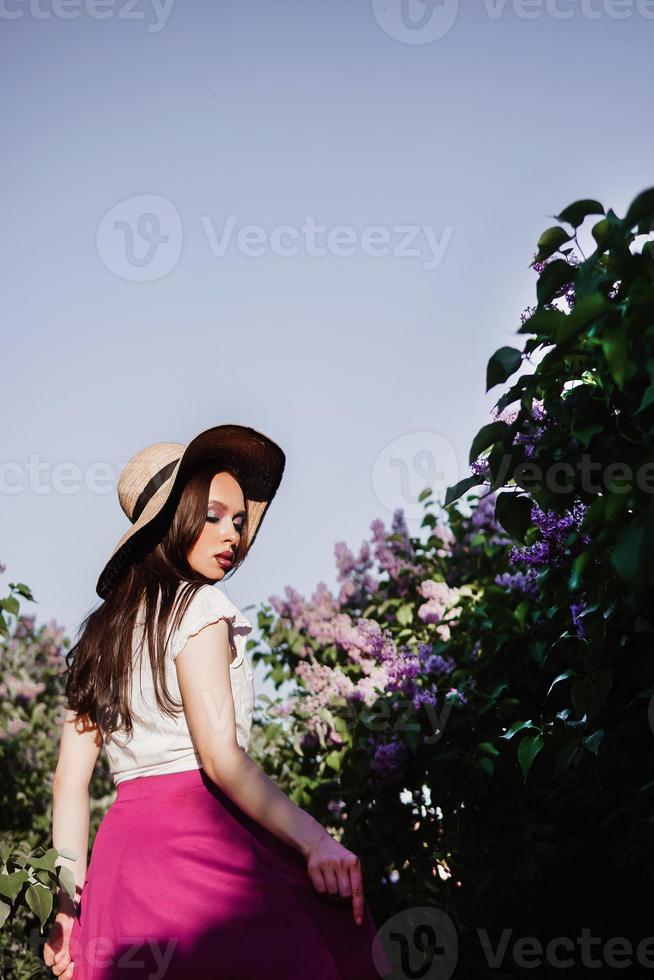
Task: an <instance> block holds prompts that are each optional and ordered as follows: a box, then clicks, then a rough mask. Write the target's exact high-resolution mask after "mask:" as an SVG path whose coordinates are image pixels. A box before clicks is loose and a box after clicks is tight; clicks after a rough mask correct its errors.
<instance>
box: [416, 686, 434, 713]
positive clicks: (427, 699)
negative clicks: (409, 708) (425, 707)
mask: <svg viewBox="0 0 654 980" xmlns="http://www.w3.org/2000/svg"><path fill="white" fill-rule="evenodd" d="M437 693H438V692H437V689H436V688H435V687H433V688H426V687H421V688H418V689H417V690H416V692H415V693H414V695H413V699H412V700H413V707H414V708H415V709H416V711H417V710H418V708H419V707H420V705H421V704H430V705H434V704H436V703H437Z"/></svg>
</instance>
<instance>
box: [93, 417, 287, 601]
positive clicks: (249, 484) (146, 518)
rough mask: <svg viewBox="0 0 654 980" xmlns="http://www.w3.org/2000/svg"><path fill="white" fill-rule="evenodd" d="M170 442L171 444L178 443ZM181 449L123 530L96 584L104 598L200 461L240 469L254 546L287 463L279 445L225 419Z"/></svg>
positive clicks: (250, 544)
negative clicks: (165, 476) (148, 497)
mask: <svg viewBox="0 0 654 980" xmlns="http://www.w3.org/2000/svg"><path fill="white" fill-rule="evenodd" d="M170 445H171V446H172V447H173V448H174V447H175V445H176V444H170ZM179 451H180V453H181V455H180V457H179V459H178V460H177V463H176V464H175V465H174V468H173V469H172V470H171V471H170V473H169V475H168V476H167V478H166V479H165V480H164V482H163V483H162V484H161V486H160V487H159V488H158V489H157V490H156V491H155V492H154V493H153V494H152V496H151V497H150V499H149V500H148V502H147V503H146V505H145V507H144V508H143V510H142V511H141V513H140V514H139V515H138V518H137V520H136V521H135V522H134V523H133V524H132V526H131V527H130V528H129V529H128V530H127V531H126V532H125V534H123V536H122V537H121V539H120V541H119V542H118V544H117V545H116V547H115V548H114V550H113V552H112V553H111V556H110V558H109V560H108V562H107V563H106V565H105V566H104V568H103V569H102V572H101V573H100V576H99V578H98V582H97V585H96V592H97V594H98V595H99V596H100V598H101V599H106V598H107V596H108V594H109V593H110V591H111V589H112V588H113V586H114V585H115V583H116V582H117V581H118V580H119V579H120V578H122V576H123V574H124V572H125V571H126V569H127V567H128V566H129V565H130V564H131V563H132V562H133V560H134V558H135V556H136V554H137V553H138V551H139V548H140V547H141V546H142V545H143V544H144V541H145V539H146V537H147V536H148V535H149V534H150V533H151V532H152V531H153V530H154V527H155V523H156V522H155V518H157V517H159V515H162V516H164V515H165V513H166V504H167V502H168V501H169V500H171V498H172V501H171V502H174V501H175V497H176V495H175V491H176V490H177V488H178V487H179V486H180V484H181V483H182V480H183V477H184V476H185V474H186V473H187V472H188V470H189V469H191V468H192V467H194V466H196V465H198V464H200V463H206V462H211V461H214V462H215V463H216V464H217V469H216V472H219V470H220V466H221V465H224V466H228V467H230V466H231V467H233V468H234V469H235V470H236V472H237V473H238V476H239V482H240V483H241V486H242V489H243V495H244V497H245V508H246V512H247V548H248V550H249V549H250V548H251V547H252V545H253V543H254V540H255V538H256V536H257V532H258V530H259V528H260V526H261V522H262V520H263V518H264V516H265V514H266V511H267V510H268V507H269V506H270V504H271V502H272V500H273V498H274V496H275V494H276V493H277V490H278V488H279V484H280V482H281V479H282V474H283V472H284V466H285V463H286V457H285V455H284V452H283V451H282V449H281V448H280V447H279V446H278V445H277V443H275V442H273V440H272V439H270V438H269V437H268V436H266V435H264V434H263V433H262V432H258V431H257V430H256V429H252V428H250V427H249V426H244V425H232V424H229V425H216V426H213V428H211V429H205V431H204V432H201V433H200V434H199V435H197V436H196V437H195V438H194V439H192V440H191V442H189V443H188V445H187V446H185V447H184V446H183V445H181V444H179ZM174 455H176V453H175V454H174ZM129 465H130V464H129V463H128V464H127V466H129ZM169 465H170V464H169ZM170 516H171V517H172V514H171V515H170Z"/></svg>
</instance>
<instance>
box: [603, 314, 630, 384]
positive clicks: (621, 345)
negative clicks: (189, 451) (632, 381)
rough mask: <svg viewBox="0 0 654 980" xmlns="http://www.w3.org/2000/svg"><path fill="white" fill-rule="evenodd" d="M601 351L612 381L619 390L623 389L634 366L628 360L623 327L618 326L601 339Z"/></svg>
mask: <svg viewBox="0 0 654 980" xmlns="http://www.w3.org/2000/svg"><path fill="white" fill-rule="evenodd" d="M601 343H602V350H603V352H604V357H605V358H606V361H607V364H608V365H609V370H610V371H611V374H612V375H613V380H614V381H615V383H616V385H617V386H618V388H620V390H622V389H624V384H625V380H626V379H627V377H632V376H633V371H634V365H633V364H631V363H630V360H629V345H628V342H627V334H626V331H625V328H624V326H623V325H621V324H618V325H617V326H615V327H612V328H611V329H610V330H608V331H607V332H606V333H605V334H604V336H603V337H602V341H601Z"/></svg>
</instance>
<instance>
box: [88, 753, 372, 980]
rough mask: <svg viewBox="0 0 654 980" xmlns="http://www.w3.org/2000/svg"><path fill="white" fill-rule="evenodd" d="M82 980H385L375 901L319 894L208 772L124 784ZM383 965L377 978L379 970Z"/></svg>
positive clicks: (94, 898) (91, 880) (114, 810)
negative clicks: (358, 907) (355, 903)
mask: <svg viewBox="0 0 654 980" xmlns="http://www.w3.org/2000/svg"><path fill="white" fill-rule="evenodd" d="M70 955H71V959H73V960H74V962H75V969H74V980H118V978H121V977H122V978H131V980H136V978H145V977H149V978H151V980H154V978H157V980H196V978H197V980H214V978H215V980H258V978H261V980H263V978H265V980H275V978H279V980H309V978H311V980H378V978H379V977H380V976H385V975H386V974H387V971H389V972H390V964H389V962H388V959H387V958H386V955H385V952H384V949H383V947H382V945H381V942H380V940H379V938H377V927H376V924H375V922H374V919H373V917H372V914H371V911H370V909H369V907H368V905H367V904H366V905H365V908H364V918H363V922H362V924H361V925H360V926H359V925H357V924H356V922H355V921H354V917H353V914H352V902H351V900H349V901H348V902H345V901H342V903H341V902H340V901H330V900H329V899H328V898H327V897H326V894H325V893H320V892H318V891H316V889H315V887H314V885H313V883H312V881H311V879H310V878H309V875H308V873H307V869H306V861H305V859H304V857H303V856H302V854H300V852H299V851H296V850H295V849H294V848H292V847H290V846H289V845H288V844H286V843H285V842H284V841H282V840H280V839H279V838H278V837H276V836H275V835H274V834H273V833H271V832H270V831H268V830H267V829H266V828H265V827H263V826H262V825H261V824H259V823H257V822H256V821H255V820H253V819H252V818H250V817H249V816H248V815H247V814H246V813H245V812H244V811H243V810H241V808H240V807H239V806H237V805H236V804H235V803H234V802H233V801H232V800H231V799H230V798H229V797H228V796H227V795H226V794H225V793H224V792H223V791H222V790H221V789H220V788H219V787H218V786H216V784H215V783H213V782H212V780H211V779H209V777H208V776H207V775H206V773H205V772H204V770H203V769H191V770H188V771H185V772H175V773H166V774H164V775H159V776H140V777H138V778H136V779H129V780H125V781H123V782H122V783H119V785H118V787H117V795H116V799H115V800H114V802H113V803H112V804H111V806H110V807H109V809H108V811H107V813H106V814H105V816H104V818H103V819H102V822H101V824H100V826H99V828H98V831H97V834H96V836H95V840H94V842H93V848H92V852H91V859H90V861H89V865H88V873H87V876H86V881H85V882H84V889H83V891H82V896H81V899H80V905H79V913H78V917H77V918H76V920H75V922H74V924H73V930H72V935H71V944H70ZM378 968H379V970H380V972H378Z"/></svg>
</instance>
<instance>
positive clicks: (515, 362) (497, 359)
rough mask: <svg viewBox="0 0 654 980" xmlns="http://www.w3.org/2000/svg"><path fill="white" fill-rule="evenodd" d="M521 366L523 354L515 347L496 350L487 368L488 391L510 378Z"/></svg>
mask: <svg viewBox="0 0 654 980" xmlns="http://www.w3.org/2000/svg"><path fill="white" fill-rule="evenodd" d="M521 364H522V352H521V351H519V350H517V349H516V348H515V347H500V349H499V350H496V351H495V353H494V354H493V356H492V357H491V359H490V360H489V362H488V366H487V368H486V391H490V389H491V388H494V387H495V385H499V384H502V382H504V381H506V379H507V378H510V377H511V375H512V374H513V373H514V372H515V371H517V370H518V368H519V367H520V365H521Z"/></svg>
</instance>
